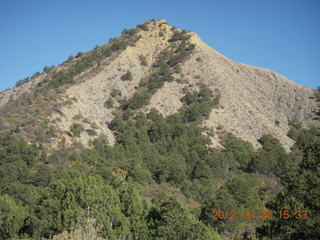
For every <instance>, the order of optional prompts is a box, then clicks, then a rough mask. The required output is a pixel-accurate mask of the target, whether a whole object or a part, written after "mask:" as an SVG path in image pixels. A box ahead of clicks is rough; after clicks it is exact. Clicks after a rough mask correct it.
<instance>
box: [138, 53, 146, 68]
mask: <svg viewBox="0 0 320 240" xmlns="http://www.w3.org/2000/svg"><path fill="white" fill-rule="evenodd" d="M139 60H140V64H141V65H142V66H148V62H147V58H146V57H145V56H143V55H140V56H139Z"/></svg>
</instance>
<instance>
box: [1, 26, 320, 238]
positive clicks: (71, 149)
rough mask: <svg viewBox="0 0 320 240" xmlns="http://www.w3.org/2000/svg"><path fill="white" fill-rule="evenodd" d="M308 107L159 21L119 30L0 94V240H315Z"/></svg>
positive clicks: (314, 159) (319, 139) (312, 132)
mask: <svg viewBox="0 0 320 240" xmlns="http://www.w3.org/2000/svg"><path fill="white" fill-rule="evenodd" d="M319 100H320V94H319V91H318V92H313V91H312V90H311V89H308V88H306V87H303V86H299V85H297V84H294V83H292V82H290V81H288V80H287V79H285V78H284V77H282V76H280V75H278V74H276V73H273V72H271V71H269V70H265V69H261V68H256V67H250V66H246V65H243V64H239V63H236V62H233V61H231V60H228V59H227V58H226V57H224V56H222V55H221V54H219V53H218V52H216V51H215V50H213V49H211V48H210V47H208V46H207V45H206V44H205V43H203V42H202V41H201V40H200V38H199V37H198V36H197V35H196V34H194V33H191V32H188V31H185V30H179V29H177V28H175V27H171V26H169V25H168V23H167V22H166V21H164V20H151V21H147V22H146V23H144V24H141V25H137V27H136V28H134V29H129V30H127V29H126V30H124V31H123V32H122V34H121V36H120V37H118V38H114V39H111V40H110V41H109V43H107V44H105V45H102V46H97V47H96V48H94V49H93V50H91V51H89V52H86V53H78V54H77V55H76V56H74V57H70V58H69V59H68V60H67V61H66V62H65V63H63V64H61V65H59V66H56V67H54V66H51V67H45V68H44V72H43V73H36V74H34V75H33V76H32V77H31V78H26V79H23V80H22V81H19V82H18V83H17V87H16V88H13V89H9V90H7V91H4V92H1V93H0V114H1V115H0V133H1V134H0V239H43V238H45V239H181V240H186V239H190V240H195V239H248V238H250V239H254V238H259V239H269V238H270V237H272V238H275V239H315V238H316V237H317V236H319V229H320V228H319V222H320V216H319V214H318V211H317V210H318V209H319V201H318V199H319V191H318V189H319V188H320V174H319V169H320V168H319V163H320V155H319V153H320V151H319V149H320V129H319V127H317V126H313V127H312V126H310V128H309V129H308V130H307V129H304V128H303V126H308V125H310V124H312V123H314V124H317V123H319V119H318V116H319V106H317V104H319V103H318V102H319ZM288 130H289V131H288ZM294 142H295V143H294ZM293 143H294V145H293V146H292V148H291V152H289V151H286V150H289V147H290V146H291V145H292V144H293ZM257 146H261V148H257ZM301 176H302V177H301ZM297 209H298V210H299V213H297V212H295V213H294V212H293V211H297ZM228 211H229V212H228ZM270 211H273V213H274V214H278V213H279V212H280V211H283V212H282V215H281V216H276V215H275V216H274V218H269V216H270ZM284 211H286V212H284ZM233 213H237V216H238V217H239V218H237V219H233V218H228V217H227V216H228V214H229V217H230V214H233ZM307 213H312V218H309V217H308V214H307ZM253 214H256V215H255V216H260V218H259V217H253ZM289 214H295V215H294V216H295V220H297V221H286V220H287V218H286V217H287V216H288V215H289ZM224 216H226V217H224ZM240 216H243V217H240ZM291 220H293V219H291ZM275 229H276V231H275Z"/></svg>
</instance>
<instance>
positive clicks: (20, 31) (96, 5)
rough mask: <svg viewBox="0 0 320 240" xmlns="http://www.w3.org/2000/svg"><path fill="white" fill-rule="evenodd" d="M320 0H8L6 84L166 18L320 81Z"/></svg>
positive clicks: (243, 55)
mask: <svg viewBox="0 0 320 240" xmlns="http://www.w3.org/2000/svg"><path fill="white" fill-rule="evenodd" d="M319 13H320V1H318V0H268V1H265V0H197V1H190V0H171V1H168V0H161V1H151V0H149V1H147V0H135V1H134V0H132V1H129V0H118V1H111V0H104V1H103V0H90V1H89V0H86V1H85V0H77V1H76V0H63V1H62V0H54V1H45V0H28V1H27V0H0V53H1V57H0V90H3V89H6V88H9V87H13V86H14V84H15V82H16V81H17V80H19V79H22V78H25V77H27V76H31V75H32V74H33V73H34V72H36V71H42V69H43V67H44V66H46V65H57V64H60V63H62V62H63V61H65V60H66V59H67V58H68V57H69V56H70V55H75V54H76V53H77V52H79V51H87V50H90V49H92V48H93V47H95V46H96V45H100V44H103V43H105V42H106V41H108V40H109V38H112V37H115V36H117V35H119V34H120V33H121V31H122V30H123V29H124V28H132V27H135V25H137V24H140V23H143V22H144V21H145V20H148V19H153V18H160V19H166V20H168V21H169V24H171V25H174V26H177V27H179V28H183V29H187V30H190V31H193V32H197V33H198V34H199V35H200V37H201V38H202V40H203V41H205V42H206V43H207V44H209V45H210V46H211V47H213V48H214V49H216V50H217V51H219V52H221V53H222V54H224V55H225V56H227V57H229V58H231V59H233V60H235V61H238V62H242V63H246V64H250V65H255V66H260V67H265V68H269V69H271V70H273V71H275V72H278V73H280V74H282V75H284V76H285V77H287V78H288V79H290V80H292V81H294V82H297V83H300V84H303V85H305V86H308V87H312V88H315V87H316V86H318V85H320V44H319V43H320V27H319V25H320V14H319Z"/></svg>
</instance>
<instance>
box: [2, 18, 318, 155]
mask: <svg viewBox="0 0 320 240" xmlns="http://www.w3.org/2000/svg"><path fill="white" fill-rule="evenodd" d="M161 23H162V24H161ZM160 25H161V26H160ZM148 26H149V31H140V32H139V34H140V35H141V38H140V39H139V40H138V42H137V43H136V44H135V46H134V47H128V48H127V49H126V50H124V51H123V52H122V53H121V54H120V55H119V56H117V57H116V58H114V59H113V60H112V61H111V62H108V64H105V66H104V68H103V69H102V71H100V72H99V73H97V74H96V75H93V76H88V77H85V75H84V77H83V79H82V81H81V82H79V83H77V84H75V85H73V86H71V87H69V88H68V89H67V91H66V93H65V97H66V98H68V99H74V101H72V103H71V104H69V105H67V106H64V107H63V108H62V109H61V112H62V113H63V114H58V113H54V114H53V115H52V116H51V120H52V122H54V124H55V125H56V127H57V128H59V129H61V130H62V132H66V131H68V130H69V129H70V125H71V124H72V123H73V122H75V120H74V116H75V115H78V116H81V117H82V119H87V120H88V121H87V122H88V123H87V124H89V122H94V123H95V124H96V125H97V126H98V130H97V131H98V133H104V134H106V135H107V136H108V139H109V142H110V143H111V144H113V143H114V142H115V138H114V135H113V133H112V132H111V131H110V130H109V129H108V127H107V125H106V122H110V121H111V120H112V119H113V115H112V109H107V108H104V102H105V101H106V100H107V99H108V98H109V96H110V93H111V91H112V89H114V88H115V89H118V90H120V91H121V93H122V97H126V98H130V96H132V94H133V93H134V92H135V88H136V87H137V86H138V85H139V82H140V80H141V79H142V78H145V77H146V76H148V75H149V74H150V72H151V71H152V67H151V65H152V63H153V62H154V61H155V59H156V57H157V55H158V54H159V53H160V52H161V51H162V50H164V49H165V48H166V47H168V45H169V43H168V39H170V37H171V36H172V34H173V31H172V30H171V27H170V26H169V25H167V24H166V21H164V20H158V21H155V22H153V23H150V24H149V25H148ZM160 31H162V32H163V33H164V34H163V35H162V34H159V32H160ZM191 35H192V37H191V39H190V40H191V42H192V43H194V44H195V45H196V47H195V50H194V53H193V54H192V56H191V57H190V58H189V59H188V60H187V61H186V62H184V63H183V64H182V66H181V73H180V74H177V75H176V76H175V78H176V79H178V78H179V79H182V80H183V81H182V83H177V82H166V83H165V85H164V87H163V88H161V89H159V90H158V91H157V92H156V93H155V94H154V95H153V96H152V98H151V101H150V104H149V105H148V106H145V107H144V108H143V109H142V111H145V112H146V111H148V110H149V109H150V108H156V109H158V110H159V111H160V112H161V113H162V114H163V115H164V116H167V115H170V114H173V113H175V112H177V111H178V109H179V108H180V107H181V106H182V103H181V102H180V99H181V97H183V95H184V93H183V88H188V89H189V90H197V89H199V88H198V86H199V85H200V84H206V85H207V86H208V87H209V88H210V89H211V90H213V91H215V92H219V93H220V96H221V98H220V104H219V107H218V108H217V109H213V110H212V112H211V114H210V117H209V119H208V120H206V121H205V122H204V123H203V124H204V125H205V126H207V127H209V128H213V129H214V130H215V133H216V134H215V137H214V138H213V139H212V141H213V144H212V145H213V146H216V147H220V146H221V145H220V143H219V136H220V135H221V133H222V132H231V133H233V134H235V135H236V136H238V137H240V138H242V139H244V140H247V141H249V142H250V143H252V144H253V145H254V146H255V147H259V143H258V141H257V139H258V138H260V137H261V136H262V135H263V134H266V133H270V134H272V135H274V136H275V137H277V138H278V139H279V140H280V142H281V143H282V144H283V145H284V147H285V148H286V149H287V150H289V148H290V146H292V144H293V141H292V139H290V138H288V137H287V132H288V130H289V126H288V120H290V119H294V118H296V119H298V120H300V121H301V122H302V123H303V124H304V125H306V126H307V125H309V124H312V123H314V122H313V121H312V118H313V117H312V111H314V110H315V109H316V103H315V100H314V99H312V96H313V90H312V89H309V88H307V87H304V86H301V85H298V84H295V83H293V82H291V81H289V80H287V79H286V78H285V77H283V76H281V75H279V74H277V73H274V72H272V71H270V70H267V69H263V68H259V67H252V66H248V65H244V64H240V63H237V62H234V61H232V60H229V59H228V58H226V57H224V56H223V55H222V54H220V53H218V52H217V51H215V50H214V49H212V48H211V47H209V46H208V45H206V44H205V43H204V42H202V41H201V39H200V38H199V37H198V35H197V34H195V33H191ZM140 55H143V56H145V57H146V59H147V62H148V66H143V65H141V63H140V60H139V56H140ZM63 66H64V65H61V67H60V68H63ZM128 70H129V71H130V72H131V73H132V75H133V80H132V81H122V80H121V79H120V77H121V76H122V75H123V74H124V73H126V71H128ZM39 79H40V78H39ZM38 81H39V80H37V79H36V80H35V81H32V82H29V83H27V84H25V85H22V86H21V87H19V88H14V89H9V90H6V91H3V92H0V107H1V106H4V105H5V104H6V103H7V102H8V101H9V99H10V97H11V98H13V99H14V98H16V97H17V96H19V95H20V94H22V93H23V92H25V91H31V90H32V89H33V86H34V85H35V84H36V83H37V82H38ZM115 105H116V106H118V103H116V104H115ZM56 119H59V121H56ZM276 121H279V123H280V124H276V123H275V122H276ZM65 137H66V139H67V141H69V142H71V138H70V137H69V136H67V134H66V135H65ZM90 139H92V137H90V136H89V135H88V134H87V133H84V134H82V136H81V138H80V142H81V143H82V144H83V145H87V142H88V140H90Z"/></svg>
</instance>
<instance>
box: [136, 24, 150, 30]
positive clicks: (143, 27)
mask: <svg viewBox="0 0 320 240" xmlns="http://www.w3.org/2000/svg"><path fill="white" fill-rule="evenodd" d="M137 28H140V29H142V30H144V31H149V27H148V25H147V24H146V23H144V24H138V25H137Z"/></svg>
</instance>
